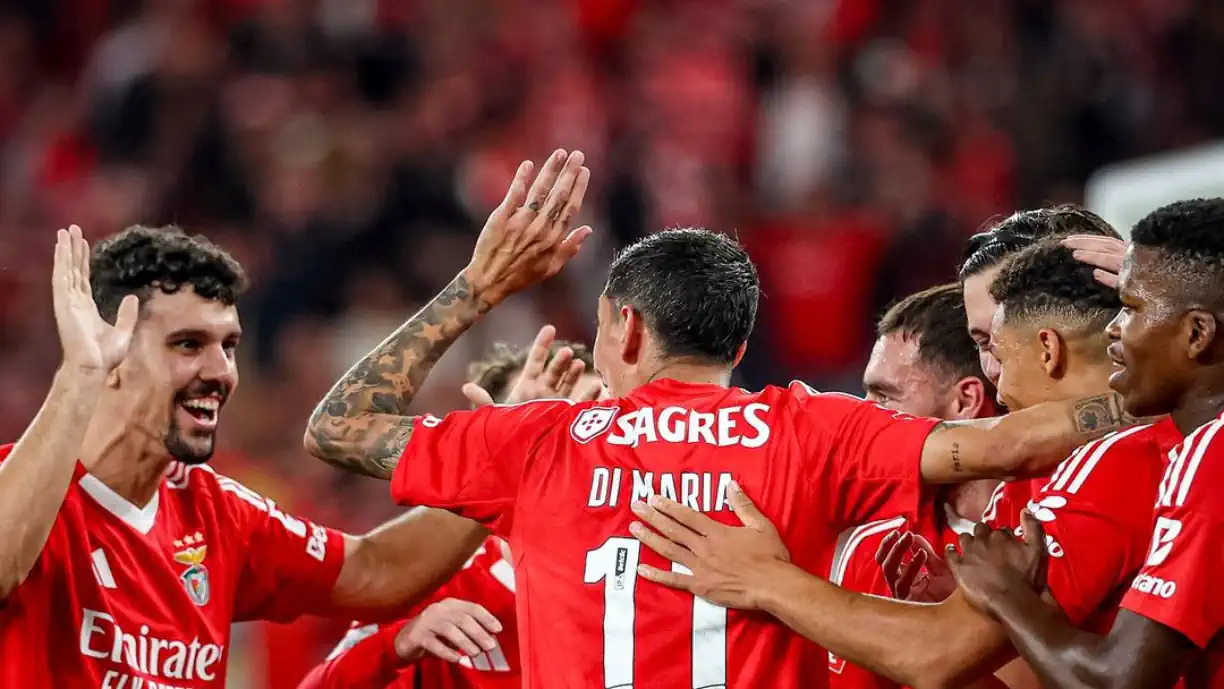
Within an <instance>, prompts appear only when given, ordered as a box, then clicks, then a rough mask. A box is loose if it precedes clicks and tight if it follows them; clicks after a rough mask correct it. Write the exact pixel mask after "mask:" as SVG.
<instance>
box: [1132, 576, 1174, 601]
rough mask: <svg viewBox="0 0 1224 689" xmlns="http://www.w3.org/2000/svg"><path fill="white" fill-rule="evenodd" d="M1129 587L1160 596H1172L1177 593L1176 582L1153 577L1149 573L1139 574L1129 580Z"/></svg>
mask: <svg viewBox="0 0 1224 689" xmlns="http://www.w3.org/2000/svg"><path fill="white" fill-rule="evenodd" d="M1131 588H1132V589H1134V590H1136V591H1138V592H1139V593H1147V594H1150V595H1153V596H1159V597H1161V598H1172V597H1173V594H1175V593H1177V582H1176V581H1169V580H1167V579H1161V578H1160V577H1154V576H1152V575H1150V574H1140V575H1139V576H1137V577H1135V580H1134V581H1132V582H1131Z"/></svg>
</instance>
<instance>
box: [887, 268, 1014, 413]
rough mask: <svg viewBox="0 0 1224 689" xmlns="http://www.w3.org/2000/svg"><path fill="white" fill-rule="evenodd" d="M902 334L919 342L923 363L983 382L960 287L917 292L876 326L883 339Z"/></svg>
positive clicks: (900, 302)
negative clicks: (885, 336)
mask: <svg viewBox="0 0 1224 689" xmlns="http://www.w3.org/2000/svg"><path fill="white" fill-rule="evenodd" d="M893 333H899V334H900V335H901V336H902V337H905V338H910V337H917V338H918V358H919V360H920V361H922V362H923V363H926V364H928V365H931V366H935V367H937V368H939V369H940V370H942V371H944V372H946V373H949V374H952V375H954V376H956V377H957V378H958V379H960V378H965V377H969V376H974V377H978V378H981V379H982V382H983V383H984V384H985V385H986V388H987V389H988V390H991V391H993V389H994V388H993V387H992V386H991V384H990V382H989V380H987V378H986V377H985V376H984V375H983V374H982V364H981V362H980V361H979V359H978V349H977V345H976V344H975V343H974V342H973V338H972V337H970V336H969V331H967V330H965V294H964V290H963V289H962V288H961V286H960V284H959V283H955V282H954V283H951V284H947V285H938V286H935V287H931V288H929V289H924V290H922V291H921V292H916V293H914V294H911V295H909V296H908V297H906V298H904V299H902V300H901V301H899V302H897V303H896V304H893V305H892V306H891V307H889V309H888V311H887V312H885V314H884V315H883V316H881V317H880V322H879V323H878V324H877V325H876V334H877V335H880V336H884V335H891V334H893Z"/></svg>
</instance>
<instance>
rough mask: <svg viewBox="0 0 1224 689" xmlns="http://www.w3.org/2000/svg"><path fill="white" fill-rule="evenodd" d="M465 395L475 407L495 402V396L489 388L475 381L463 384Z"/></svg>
mask: <svg viewBox="0 0 1224 689" xmlns="http://www.w3.org/2000/svg"><path fill="white" fill-rule="evenodd" d="M463 396H464V397H466V398H468V401H469V402H471V403H472V406H474V407H484V406H487V405H490V404H493V397H492V395H490V394H489V391H488V390H485V389H484V388H482V387H480V386H479V385H477V384H475V383H464V384H463Z"/></svg>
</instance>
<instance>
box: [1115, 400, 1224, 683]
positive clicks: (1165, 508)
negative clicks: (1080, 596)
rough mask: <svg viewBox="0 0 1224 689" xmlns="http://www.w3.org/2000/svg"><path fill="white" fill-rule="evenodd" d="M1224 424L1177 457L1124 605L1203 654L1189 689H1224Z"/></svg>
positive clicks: (1205, 429) (1206, 429)
mask: <svg viewBox="0 0 1224 689" xmlns="http://www.w3.org/2000/svg"><path fill="white" fill-rule="evenodd" d="M1221 429H1224V420H1220V419H1214V420H1212V421H1209V422H1207V423H1206V424H1204V425H1202V426H1200V427H1198V428H1197V429H1195V431H1194V432H1193V433H1191V434H1190V435H1189V436H1187V437H1186V440H1185V442H1183V443H1182V444H1180V445H1178V446H1177V448H1175V449H1174V450H1173V451H1172V452H1170V453H1169V465H1168V468H1167V469H1166V471H1165V474H1164V480H1162V481H1161V482H1160V490H1159V492H1158V494H1157V499H1156V501H1155V505H1156V509H1155V523H1154V524H1153V523H1152V522H1151V521H1150V520H1149V522H1148V528H1149V530H1150V531H1151V538H1150V547H1149V549H1148V550H1147V553H1146V555H1147V557H1146V560H1145V562H1144V565H1143V569H1142V570H1141V571H1140V572H1139V575H1138V576H1137V577H1135V579H1134V581H1133V582H1132V583H1131V585H1130V590H1128V591H1127V592H1126V597H1125V598H1124V599H1123V600H1122V607H1124V608H1126V609H1127V610H1130V611H1131V612H1134V613H1136V614H1139V615H1143V616H1144V617H1146V618H1148V619H1151V620H1155V621H1156V622H1159V623H1161V624H1163V625H1165V626H1166V627H1169V628H1171V629H1175V630H1177V631H1178V632H1180V633H1182V634H1184V635H1185V636H1186V638H1188V639H1189V640H1190V641H1191V642H1193V643H1194V644H1195V645H1197V646H1198V647H1200V648H1204V649H1207V652H1206V653H1203V654H1200V656H1199V657H1198V658H1197V659H1196V660H1195V662H1194V663H1193V665H1192V666H1191V668H1190V670H1189V672H1187V674H1186V676H1185V681H1186V686H1187V687H1215V688H1220V687H1224V635H1217V634H1216V632H1218V631H1219V630H1220V628H1221V627H1224V594H1222V593H1221V591H1220V587H1219V584H1218V582H1216V581H1214V579H1215V577H1217V576H1219V572H1220V569H1221V565H1222V564H1224V502H1221V500H1220V496H1219V490H1220V486H1221V485H1224V434H1222V433H1220V431H1221Z"/></svg>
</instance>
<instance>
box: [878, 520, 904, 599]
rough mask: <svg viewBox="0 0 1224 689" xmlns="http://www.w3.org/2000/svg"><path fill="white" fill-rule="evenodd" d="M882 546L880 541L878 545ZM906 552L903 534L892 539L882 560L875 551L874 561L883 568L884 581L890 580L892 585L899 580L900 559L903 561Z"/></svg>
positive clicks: (898, 593)
mask: <svg viewBox="0 0 1224 689" xmlns="http://www.w3.org/2000/svg"><path fill="white" fill-rule="evenodd" d="M893 533H896V532H893ZM883 546H884V544H883V543H881V544H880V547H881V548H883ZM908 552H909V545H908V544H907V543H906V542H905V537H904V535H898V536H897V537H896V538H895V539H894V540H893V545H892V547H891V548H890V549H889V550H888V552H887V553H886V554H885V555H884V558H883V559H882V560H881V559H879V557H878V553H877V558H876V562H878V563H879V564H880V569H881V570H883V572H884V579H885V581H888V582H890V583H891V584H893V585H894V586H895V585H896V584H897V583H899V582H900V580H901V563H902V561H904V559H905V554H906V553H908ZM896 593H897V595H898V596H900V595H901V594H900V592H899V591H897V592H896Z"/></svg>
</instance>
